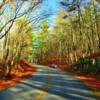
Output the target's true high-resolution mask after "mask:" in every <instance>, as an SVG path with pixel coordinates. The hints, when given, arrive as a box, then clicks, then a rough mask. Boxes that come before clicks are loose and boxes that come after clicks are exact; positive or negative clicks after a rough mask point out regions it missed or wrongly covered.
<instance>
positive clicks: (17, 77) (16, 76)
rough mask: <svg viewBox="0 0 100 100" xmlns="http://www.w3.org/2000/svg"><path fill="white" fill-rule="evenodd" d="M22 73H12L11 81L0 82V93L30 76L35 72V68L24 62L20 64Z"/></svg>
mask: <svg viewBox="0 0 100 100" xmlns="http://www.w3.org/2000/svg"><path fill="white" fill-rule="evenodd" d="M22 63H23V64H22V65H23V68H24V69H25V70H24V71H15V70H13V71H12V79H11V80H0V91H2V90H4V89H7V88H9V87H12V86H14V85H15V84H16V83H18V82H20V81H21V80H23V79H25V77H27V76H31V75H32V74H33V73H34V72H36V68H35V67H34V66H31V65H30V64H28V63H26V62H22Z"/></svg>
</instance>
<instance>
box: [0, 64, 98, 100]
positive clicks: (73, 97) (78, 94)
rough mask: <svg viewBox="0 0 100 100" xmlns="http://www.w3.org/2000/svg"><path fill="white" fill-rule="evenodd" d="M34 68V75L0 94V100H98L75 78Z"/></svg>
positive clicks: (54, 70) (53, 70)
mask: <svg viewBox="0 0 100 100" xmlns="http://www.w3.org/2000/svg"><path fill="white" fill-rule="evenodd" d="M36 67H37V72H36V73H35V74H34V75H32V76H31V77H27V78H26V79H25V80H23V81H21V82H20V83H18V84H16V85H15V86H14V87H11V88H9V89H6V90H4V91H2V92H0V100H100V99H99V97H96V96H95V94H94V92H93V91H92V89H91V88H89V87H88V86H86V85H85V84H84V83H82V82H81V81H79V80H77V79H76V78H75V77H73V76H71V75H69V74H67V73H65V72H62V71H58V70H56V69H52V68H48V67H44V66H39V65H36Z"/></svg>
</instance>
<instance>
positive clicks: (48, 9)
mask: <svg viewBox="0 0 100 100" xmlns="http://www.w3.org/2000/svg"><path fill="white" fill-rule="evenodd" d="M58 1H59V0H44V2H43V3H42V4H41V5H40V7H39V8H38V9H37V10H36V11H35V13H34V15H39V16H41V13H42V14H46V13H48V14H49V15H50V16H48V17H47V18H46V19H47V20H48V23H49V24H51V23H52V22H53V20H54V19H55V18H56V15H57V14H58V11H59V10H60V8H59V7H60V6H59V2H58Z"/></svg>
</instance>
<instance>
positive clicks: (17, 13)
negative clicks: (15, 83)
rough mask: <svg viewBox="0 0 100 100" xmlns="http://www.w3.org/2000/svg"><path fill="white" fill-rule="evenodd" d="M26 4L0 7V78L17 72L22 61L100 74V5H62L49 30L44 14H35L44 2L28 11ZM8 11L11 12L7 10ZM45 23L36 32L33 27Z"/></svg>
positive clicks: (5, 2)
mask: <svg viewBox="0 0 100 100" xmlns="http://www.w3.org/2000/svg"><path fill="white" fill-rule="evenodd" d="M24 2H25V1H24V0H21V1H20V2H18V1H17V0H16V1H14V0H2V2H1V3H0V20H1V22H0V39H1V43H0V48H1V50H0V55H1V56H0V57H1V58H0V59H1V63H0V78H2V77H4V76H7V75H10V73H11V71H12V69H13V68H15V69H16V70H17V69H18V65H20V62H21V60H26V61H27V62H29V63H37V64H44V65H50V64H57V65H66V68H65V69H64V70H66V69H67V67H68V66H70V67H71V68H72V69H73V70H75V71H80V72H83V73H87V74H95V75H97V76H98V77H100V75H98V74H99V73H100V59H99V58H100V28H99V26H100V5H99V4H100V2H99V0H91V1H90V2H88V3H84V2H83V1H82V0H75V1H73V2H70V1H69V0H67V1H66V2H62V1H61V2H59V3H60V5H61V6H62V7H66V11H64V10H60V11H59V12H58V14H57V17H56V18H55V20H54V22H53V24H52V25H51V26H50V25H49V23H48V20H46V17H48V16H49V14H48V13H47V14H42V15H41V16H38V17H36V16H35V17H33V15H32V14H33V12H34V10H35V9H36V8H35V7H37V6H38V5H39V4H40V3H41V2H42V1H41V0H37V1H36V2H35V1H34V0H33V2H32V4H31V5H30V6H29V8H27V9H26V10H23V9H22V5H23V4H24ZM7 7H8V8H7ZM37 20H42V22H41V23H40V24H39V25H38V31H35V27H33V25H34V24H36V22H37Z"/></svg>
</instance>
